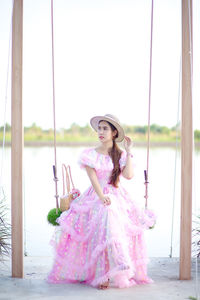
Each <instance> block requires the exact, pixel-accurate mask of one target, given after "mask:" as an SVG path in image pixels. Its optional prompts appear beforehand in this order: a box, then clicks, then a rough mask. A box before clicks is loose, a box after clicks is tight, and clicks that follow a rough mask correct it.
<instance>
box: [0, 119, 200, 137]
mask: <svg viewBox="0 0 200 300" xmlns="http://www.w3.org/2000/svg"><path fill="white" fill-rule="evenodd" d="M123 128H124V130H125V132H126V134H127V135H141V136H142V135H144V136H145V135H146V134H147V132H148V126H147V125H144V126H141V125H140V126H139V125H126V124H123ZM3 129H4V127H3V126H1V127H0V132H1V133H2V132H3ZM176 131H178V132H180V123H178V124H177V125H176V126H173V127H171V128H169V127H167V126H160V125H158V124H151V125H150V132H151V134H154V135H165V136H168V135H169V136H170V135H172V134H173V135H174V136H175V134H176ZM6 132H7V133H9V132H11V126H10V124H6ZM24 133H25V135H26V134H27V135H29V136H31V135H33V136H37V137H39V136H41V137H44V136H52V135H53V129H52V128H50V129H42V128H41V127H40V126H38V125H36V123H33V124H32V125H31V126H29V127H26V126H25V127H24ZM57 134H58V135H60V136H62V135H63V136H66V135H68V136H79V137H81V136H94V130H93V129H92V128H91V126H90V125H89V124H86V125H85V126H80V125H78V124H76V123H73V124H71V126H70V128H60V129H58V130H57ZM194 137H195V140H198V141H200V130H198V129H196V130H195V131H194Z"/></svg>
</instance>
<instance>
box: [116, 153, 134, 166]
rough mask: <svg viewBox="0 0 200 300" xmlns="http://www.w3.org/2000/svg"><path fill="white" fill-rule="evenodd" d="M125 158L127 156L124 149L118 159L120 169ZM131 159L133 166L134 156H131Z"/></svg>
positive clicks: (123, 164) (124, 162) (124, 163)
mask: <svg viewBox="0 0 200 300" xmlns="http://www.w3.org/2000/svg"><path fill="white" fill-rule="evenodd" d="M126 158H127V153H126V151H123V152H122V154H121V158H120V160H119V165H120V168H121V169H122V168H123V167H124V166H125V165H126ZM131 160H132V165H133V167H135V163H134V157H131Z"/></svg>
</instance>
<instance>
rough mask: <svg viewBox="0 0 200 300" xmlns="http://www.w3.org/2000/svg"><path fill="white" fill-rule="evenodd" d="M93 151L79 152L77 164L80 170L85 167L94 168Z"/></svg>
mask: <svg viewBox="0 0 200 300" xmlns="http://www.w3.org/2000/svg"><path fill="white" fill-rule="evenodd" d="M94 154H95V153H94V151H93V149H91V148H89V149H85V150H83V151H82V152H81V154H80V156H79V159H78V164H79V166H80V168H81V169H83V168H85V166H89V167H91V168H95V155H94Z"/></svg>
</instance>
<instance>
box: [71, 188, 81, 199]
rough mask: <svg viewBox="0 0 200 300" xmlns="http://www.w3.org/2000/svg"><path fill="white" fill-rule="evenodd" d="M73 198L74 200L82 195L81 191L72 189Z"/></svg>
mask: <svg viewBox="0 0 200 300" xmlns="http://www.w3.org/2000/svg"><path fill="white" fill-rule="evenodd" d="M71 193H72V198H73V200H74V199H76V198H77V197H79V196H80V194H81V193H80V191H79V190H78V189H72V192H71Z"/></svg>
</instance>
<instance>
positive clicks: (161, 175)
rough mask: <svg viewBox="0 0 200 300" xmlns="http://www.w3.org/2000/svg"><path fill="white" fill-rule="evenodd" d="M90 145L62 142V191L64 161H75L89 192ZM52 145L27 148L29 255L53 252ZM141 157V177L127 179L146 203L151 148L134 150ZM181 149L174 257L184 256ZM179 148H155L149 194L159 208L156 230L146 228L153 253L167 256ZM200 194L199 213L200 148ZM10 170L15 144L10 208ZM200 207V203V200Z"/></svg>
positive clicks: (199, 160)
mask: <svg viewBox="0 0 200 300" xmlns="http://www.w3.org/2000/svg"><path fill="white" fill-rule="evenodd" d="M84 148H85V147H58V148H57V160H58V178H59V182H58V188H59V195H61V194H62V177H61V164H62V163H65V164H70V165H71V167H72V175H73V179H74V183H75V186H76V187H77V188H79V189H80V190H81V192H83V191H84V190H85V189H86V188H87V187H88V186H89V185H90V181H89V178H88V177H87V174H86V172H85V171H84V170H81V169H80V168H79V165H78V164H77V160H78V157H79V154H80V152H81V151H82V150H83V149H84ZM53 151H54V150H53V148H51V147H25V149H24V241H25V245H24V248H25V251H26V253H27V255H28V256H51V255H52V248H51V246H50V245H49V241H50V239H51V236H52V234H53V231H54V227H53V226H51V225H49V224H48V223H47V220H46V216H47V213H48V211H49V210H50V209H51V208H53V207H55V197H54V195H55V187H54V181H53V172H52V165H53V164H54V152H53ZM132 153H133V154H134V161H135V164H136V166H135V176H134V178H133V179H131V180H125V179H123V178H122V182H123V185H124V186H125V187H126V189H127V190H128V191H129V192H130V193H131V195H132V197H133V199H135V200H136V201H137V202H138V203H139V205H140V206H141V207H144V204H145V199H144V192H145V189H144V188H145V186H144V175H143V174H144V169H146V148H143V147H135V148H133V149H132ZM180 160H181V157H180V150H178V153H177V172H176V189H175V213H174V215H175V217H174V227H173V231H174V234H173V244H172V245H173V256H179V235H180V233H179V231H180V194H181V192H180V191H181V185H180V173H181V172H180V171H181V166H180ZM174 165H175V149H174V148H167V147H166V148H162V147H159V148H157V147H155V148H153V147H152V148H151V149H150V163H149V182H150V183H149V199H148V207H149V208H150V209H153V210H154V211H155V212H156V214H157V216H158V218H157V223H156V226H155V228H154V229H153V230H148V231H146V232H145V237H146V243H147V249H148V255H149V256H151V257H161V256H162V257H167V256H169V254H170V243H171V230H172V229H171V219H172V205H173V190H174ZM194 165H195V168H194V170H195V171H194V173H195V174H194V175H195V180H194V193H193V213H196V212H197V208H196V207H197V204H196V203H197V198H199V195H200V185H199V184H198V182H199V181H198V180H197V178H200V168H199V166H200V152H199V151H195V158H194ZM10 169H11V149H10V148H9V147H8V148H6V149H5V155H4V165H3V174H4V176H3V189H4V192H5V195H6V201H7V203H8V206H9V207H10V202H11V196H10V176H11V174H10ZM198 205H199V204H198ZM199 208H200V205H199Z"/></svg>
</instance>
